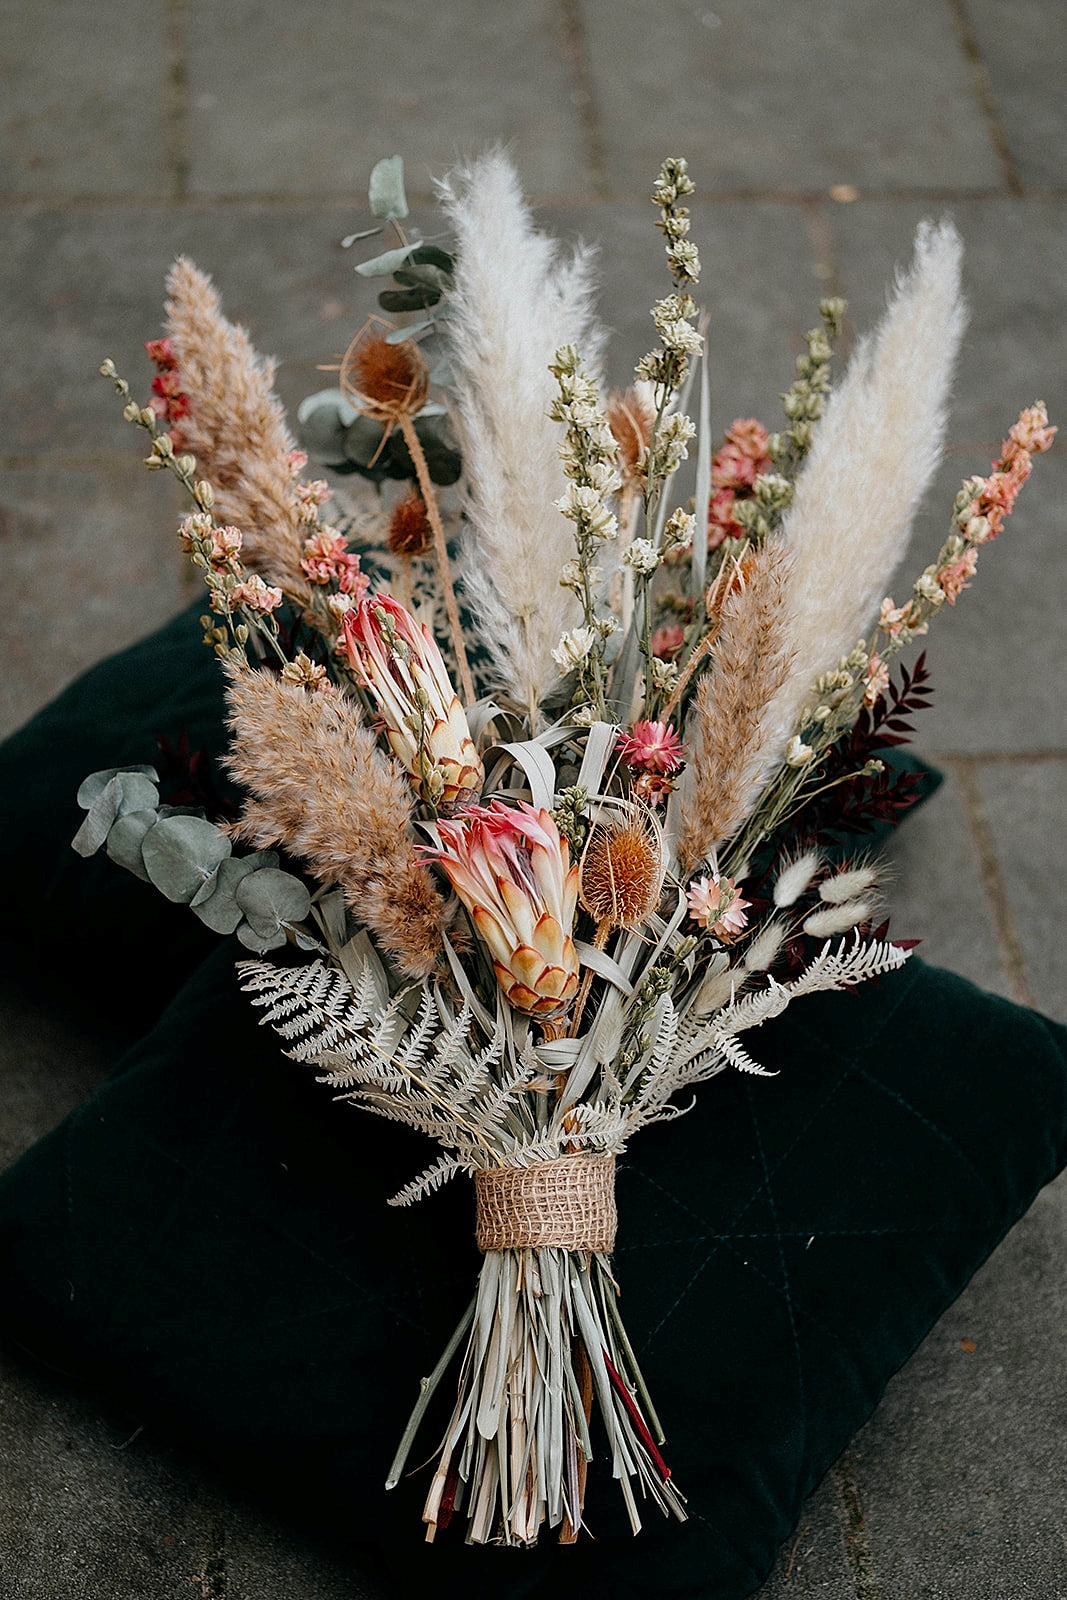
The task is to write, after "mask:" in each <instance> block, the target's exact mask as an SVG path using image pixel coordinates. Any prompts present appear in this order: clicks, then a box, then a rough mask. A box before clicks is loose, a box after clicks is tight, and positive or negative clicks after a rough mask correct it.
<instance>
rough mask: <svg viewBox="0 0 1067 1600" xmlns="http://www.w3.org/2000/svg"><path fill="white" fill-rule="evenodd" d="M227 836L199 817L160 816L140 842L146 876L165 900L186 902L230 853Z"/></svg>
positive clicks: (211, 823)
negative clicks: (163, 895) (164, 896)
mask: <svg viewBox="0 0 1067 1600" xmlns="http://www.w3.org/2000/svg"><path fill="white" fill-rule="evenodd" d="M231 848H232V847H231V845H230V841H229V839H227V837H226V835H225V834H224V833H223V832H222V831H221V829H219V828H217V827H216V826H215V824H214V823H213V822H208V821H206V820H205V818H203V817H163V818H161V820H160V821H159V822H157V823H156V824H155V826H154V827H152V828H149V830H148V832H147V833H146V834H145V836H144V840H143V842H142V845H141V855H142V859H143V860H144V864H145V868H146V870H147V872H148V876H149V878H150V879H151V881H152V882H153V883H154V884H155V886H156V888H157V889H159V890H160V892H161V893H162V894H165V895H166V897H167V899H168V900H176V901H180V902H181V903H182V904H188V902H189V901H190V900H192V898H193V896H194V895H195V894H196V892H197V890H198V889H201V888H202V887H203V885H204V883H205V881H206V880H207V879H208V878H210V877H211V875H212V874H213V873H214V871H215V869H216V867H218V865H219V864H220V862H222V861H225V860H226V859H227V857H228V856H229V855H230V853H231Z"/></svg>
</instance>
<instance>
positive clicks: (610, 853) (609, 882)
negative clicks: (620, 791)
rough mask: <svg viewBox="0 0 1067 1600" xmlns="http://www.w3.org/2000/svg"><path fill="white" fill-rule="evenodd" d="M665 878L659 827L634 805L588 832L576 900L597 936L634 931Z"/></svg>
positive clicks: (651, 908)
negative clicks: (623, 930)
mask: <svg viewBox="0 0 1067 1600" xmlns="http://www.w3.org/2000/svg"><path fill="white" fill-rule="evenodd" d="M664 874H665V867H664V862H663V848H662V844H661V841H660V833H659V828H658V826H657V824H656V822H655V821H654V819H653V818H652V817H651V816H650V815H649V813H648V812H647V811H645V810H643V809H642V808H641V807H639V806H633V807H632V808H628V810H627V813H626V814H625V815H624V816H623V817H622V818H619V819H615V818H611V819H608V820H604V821H601V822H597V823H595V824H594V826H593V827H592V828H591V829H590V832H589V838H588V840H587V841H586V845H585V849H584V850H583V851H582V856H581V860H580V862H579V866H578V898H579V900H580V902H581V904H582V906H583V907H584V909H585V910H586V911H588V913H589V915H590V916H591V917H592V918H593V921H594V922H595V923H596V925H597V931H598V933H599V932H600V931H601V930H604V931H605V932H607V931H610V930H611V929H614V928H628V929H634V928H638V927H640V926H641V924H642V923H643V922H645V921H646V920H647V919H648V918H649V917H650V916H651V915H652V913H653V911H655V909H656V907H657V906H658V905H659V901H660V896H661V894H662V893H663V879H664Z"/></svg>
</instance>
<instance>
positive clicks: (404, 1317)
mask: <svg viewBox="0 0 1067 1600" xmlns="http://www.w3.org/2000/svg"><path fill="white" fill-rule="evenodd" d="M250 1092H251V1090H250V1088H245V1089H243V1090H241V1091H240V1094H239V1095H238V1097H237V1099H235V1101H234V1103H233V1105H232V1106H231V1108H230V1111H229V1112H228V1113H227V1115H226V1117H225V1118H224V1119H223V1120H222V1121H221V1122H220V1123H219V1124H217V1125H216V1127H215V1130H214V1132H213V1134H212V1136H211V1141H210V1144H209V1146H208V1149H210V1148H212V1147H213V1146H214V1145H215V1144H216V1142H217V1141H218V1140H219V1139H220V1138H221V1137H222V1131H223V1129H225V1128H226V1127H227V1126H228V1125H229V1124H230V1123H231V1122H232V1121H233V1120H234V1118H235V1117H236V1115H237V1113H238V1112H239V1110H240V1108H241V1105H242V1103H243V1101H244V1099H245V1098H246V1097H247V1095H248V1094H250ZM113 1121H114V1125H115V1126H117V1127H119V1128H121V1129H122V1130H123V1131H124V1132H125V1133H126V1134H127V1136H128V1137H129V1136H135V1138H136V1143H137V1144H138V1146H139V1147H142V1148H147V1149H149V1150H153V1151H154V1152H155V1153H156V1154H157V1155H159V1156H162V1157H163V1159H164V1160H165V1161H167V1162H168V1163H169V1164H170V1165H171V1166H172V1167H174V1168H176V1169H177V1170H178V1171H179V1172H182V1173H184V1174H185V1177H186V1180H187V1182H186V1184H185V1186H184V1188H183V1190H182V1196H184V1194H185V1193H186V1191H187V1190H188V1186H189V1183H191V1182H192V1181H193V1180H194V1179H197V1178H202V1174H201V1172H200V1171H199V1169H198V1168H196V1167H190V1166H188V1165H187V1164H186V1163H185V1162H184V1161H180V1160H179V1159H178V1158H177V1157H176V1156H175V1155H174V1154H173V1152H172V1151H170V1150H167V1149H166V1148H165V1147H164V1146H162V1145H159V1144H157V1143H156V1141H155V1140H154V1139H152V1137H151V1136H150V1135H147V1134H145V1133H144V1131H143V1130H142V1129H140V1128H138V1129H136V1130H135V1129H132V1128H131V1127H130V1125H129V1124H128V1123H126V1122H125V1121H124V1119H123V1118H122V1117H121V1116H119V1117H114V1118H113ZM222 1192H223V1193H225V1191H222ZM181 1198H182V1197H181V1196H180V1197H177V1198H176V1199H175V1200H174V1202H173V1203H172V1205H171V1206H170V1207H169V1209H168V1212H167V1219H166V1221H165V1222H164V1223H163V1224H162V1225H161V1230H160V1231H159V1232H157V1238H158V1237H160V1236H161V1232H162V1230H163V1229H166V1228H167V1227H172V1226H173V1218H174V1216H175V1213H176V1211H177V1209H178V1207H179V1205H180V1203H181ZM226 1198H227V1199H228V1200H230V1201H231V1202H233V1201H234V1196H232V1195H230V1194H227V1195H226ZM236 1204H238V1205H239V1206H240V1208H241V1209H242V1210H243V1211H244V1213H245V1215H246V1216H248V1217H250V1218H251V1219H252V1220H253V1221H254V1222H256V1223H257V1224H263V1225H265V1226H267V1227H269V1228H270V1229H271V1230H272V1231H273V1232H274V1233H275V1234H277V1235H278V1236H279V1237H280V1238H283V1239H285V1240H286V1241H287V1243H289V1244H290V1245H292V1246H293V1247H294V1248H295V1249H297V1250H300V1251H302V1252H303V1253H304V1254H305V1255H307V1256H309V1257H310V1258H311V1260H312V1261H317V1262H318V1263H319V1264H320V1266H323V1267H325V1268H326V1269H327V1271H329V1272H330V1273H331V1274H332V1275H333V1276H334V1277H336V1278H338V1279H340V1280H341V1282H343V1283H346V1284H348V1285H349V1287H350V1288H352V1289H354V1290H355V1291H356V1292H357V1293H358V1294H360V1295H362V1296H363V1297H364V1299H366V1300H371V1301H373V1302H375V1303H376V1304H377V1305H379V1306H381V1307H382V1309H383V1310H386V1311H389V1312H390V1313H391V1314H392V1315H394V1316H395V1317H396V1319H397V1320H398V1321H399V1322H405V1323H407V1324H409V1326H411V1327H413V1328H420V1331H424V1330H423V1329H421V1326H420V1324H419V1323H417V1322H416V1321H415V1320H414V1319H413V1318H412V1317H411V1316H410V1315H408V1314H407V1313H406V1312H403V1311H401V1310H400V1309H399V1307H397V1306H395V1305H393V1304H392V1303H391V1302H390V1301H388V1300H386V1299H384V1298H383V1296H382V1295H381V1294H380V1293H378V1292H376V1291H374V1290H373V1289H370V1288H368V1287H367V1285H366V1283H364V1282H361V1281H360V1280H359V1279H358V1278H354V1277H352V1276H350V1275H349V1274H348V1273H346V1272H344V1271H343V1270H342V1269H340V1268H338V1267H337V1266H336V1265H335V1264H334V1263H333V1262H331V1261H329V1260H328V1259H327V1258H326V1257H325V1256H323V1255H320V1254H319V1252H318V1251H317V1250H315V1249H313V1248H312V1247H311V1246H310V1245H309V1244H307V1243H306V1242H305V1241H304V1240H302V1239H298V1238H295V1237H294V1236H293V1235H292V1234H291V1233H290V1232H289V1230H288V1229H287V1228H284V1227H282V1226H281V1225H280V1224H279V1223H278V1222H277V1221H276V1220H275V1219H274V1218H273V1217H269V1216H266V1215H265V1214H261V1213H260V1212H259V1211H256V1210H253V1209H251V1208H250V1207H248V1206H246V1205H243V1204H242V1202H240V1201H239V1200H238V1201H236ZM133 1288H134V1286H133V1285H132V1284H131V1285H130V1287H129V1289H128V1290H127V1294H129V1293H132V1292H133ZM125 1299H126V1294H124V1295H122V1296H120V1297H119V1299H118V1300H117V1301H116V1302H115V1303H114V1305H113V1306H112V1307H111V1308H110V1310H109V1312H108V1314H107V1319H106V1322H105V1324H104V1326H105V1329H106V1328H107V1327H108V1325H109V1324H110V1323H111V1322H112V1320H113V1319H114V1317H115V1316H116V1314H117V1313H118V1311H119V1310H120V1309H121V1308H122V1306H123V1304H124V1303H125Z"/></svg>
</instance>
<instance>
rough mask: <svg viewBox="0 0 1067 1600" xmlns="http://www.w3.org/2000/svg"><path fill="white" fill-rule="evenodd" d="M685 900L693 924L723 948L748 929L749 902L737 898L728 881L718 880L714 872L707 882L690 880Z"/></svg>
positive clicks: (704, 879) (695, 879) (696, 879)
mask: <svg viewBox="0 0 1067 1600" xmlns="http://www.w3.org/2000/svg"><path fill="white" fill-rule="evenodd" d="M685 898H686V901H687V902H688V905H689V915H690V916H691V917H692V919H693V921H694V922H699V923H700V925H701V927H702V928H706V929H707V930H708V932H709V933H712V934H714V936H715V937H716V939H721V940H722V942H723V943H724V944H727V943H729V941H730V940H731V939H736V938H737V936H738V934H739V933H743V932H744V930H745V929H746V928H747V927H748V908H749V906H750V904H751V901H749V900H743V899H742V898H741V892H740V890H739V889H738V888H737V885H736V884H735V883H734V880H733V879H732V878H720V876H719V874H718V873H717V872H716V873H714V874H713V876H712V877H710V878H694V880H693V882H692V883H691V884H690V885H689V888H688V889H687V890H686V893H685Z"/></svg>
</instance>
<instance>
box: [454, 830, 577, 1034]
mask: <svg viewBox="0 0 1067 1600" xmlns="http://www.w3.org/2000/svg"><path fill="white" fill-rule="evenodd" d="M437 833H438V838H439V839H440V844H441V847H440V849H439V850H426V851H425V852H424V854H425V856H426V859H427V860H430V861H436V862H438V863H439V864H440V866H441V867H442V868H443V870H444V872H445V873H446V875H447V877H448V880H449V882H450V883H451V885H452V887H453V888H454V889H455V891H456V893H457V894H458V895H459V897H460V899H461V900H462V901H463V904H464V905H465V906H466V908H467V910H468V911H469V913H470V917H471V921H472V922H473V924H474V928H475V931H476V932H477V934H478V936H479V938H480V939H482V940H483V941H484V943H485V944H486V946H487V948H488V950H489V953H490V955H491V957H492V960H493V971H494V973H495V974H496V981H497V983H498V984H499V985H500V988H501V990H502V992H503V994H504V998H505V999H506V1000H507V1002H508V1004H509V1005H510V1006H512V1007H513V1008H514V1009H515V1010H516V1011H521V1012H523V1013H524V1015H526V1016H530V1017H538V1018H540V1019H541V1020H542V1021H545V1022H547V1021H550V1020H551V1019H552V1018H554V1017H557V1016H559V1015H560V1014H561V1012H563V1011H564V1010H566V1008H567V1006H568V1005H569V1004H570V1003H571V1001H572V1000H573V999H574V997H575V995H576V994H577V992H578V956H577V953H576V951H575V948H574V942H573V940H572V938H571V928H572V926H573V923H574V913H575V907H576V905H577V899H578V867H577V864H575V865H573V866H572V865H571V864H570V857H569V852H568V849H567V841H566V840H565V839H563V838H561V837H560V833H559V829H558V828H557V827H556V824H555V823H554V822H553V820H552V817H551V814H550V813H549V812H547V811H541V810H535V808H534V807H533V806H530V805H526V804H525V803H524V802H520V803H519V804H518V805H517V806H506V805H503V804H502V803H501V802H500V801H499V800H494V801H493V803H492V805H490V806H470V807H468V809H467V810H466V811H465V812H464V813H463V815H462V817H459V818H457V819H456V821H454V822H439V823H438V825H437Z"/></svg>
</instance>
